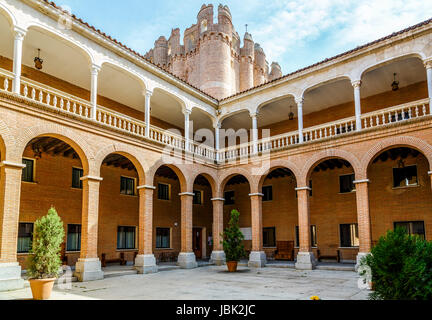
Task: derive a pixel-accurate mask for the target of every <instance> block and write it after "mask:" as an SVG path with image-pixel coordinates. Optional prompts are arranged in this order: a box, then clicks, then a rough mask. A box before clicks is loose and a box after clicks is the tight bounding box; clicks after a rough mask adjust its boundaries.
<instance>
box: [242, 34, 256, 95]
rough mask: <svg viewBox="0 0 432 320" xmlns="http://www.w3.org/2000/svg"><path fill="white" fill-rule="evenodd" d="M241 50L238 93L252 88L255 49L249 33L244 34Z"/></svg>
mask: <svg viewBox="0 0 432 320" xmlns="http://www.w3.org/2000/svg"><path fill="white" fill-rule="evenodd" d="M243 42H244V44H243V48H241V50H240V59H241V60H240V91H245V90H248V89H250V88H252V87H253V86H254V59H255V48H254V42H253V40H252V35H251V34H250V33H247V32H246V33H245V35H244V39H243Z"/></svg>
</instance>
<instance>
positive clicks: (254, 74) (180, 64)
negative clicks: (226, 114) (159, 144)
mask: <svg viewBox="0 0 432 320" xmlns="http://www.w3.org/2000/svg"><path fill="white" fill-rule="evenodd" d="M180 40H181V33H180V30H179V29H178V28H176V29H173V30H172V31H171V35H170V37H169V39H168V40H166V38H165V37H163V36H161V37H160V38H159V39H158V40H157V41H156V42H155V46H154V48H153V49H151V50H150V51H148V52H147V53H146V55H145V56H146V58H148V59H150V60H151V61H153V62H154V63H155V64H159V65H161V66H163V67H164V68H166V69H167V70H168V71H170V72H172V73H173V74H174V75H176V76H177V77H179V78H181V79H183V80H185V81H186V82H188V83H190V84H191V85H193V86H195V87H197V88H199V89H201V90H202V91H204V92H206V93H208V94H209V95H211V96H213V97H214V98H216V99H223V98H226V97H228V96H230V95H233V94H236V93H238V92H240V91H244V90H247V89H250V88H252V87H254V86H258V85H261V84H263V83H265V82H266V81H269V80H272V79H276V78H279V77H281V76H282V71H281V69H280V66H279V64H277V63H273V64H272V66H271V72H270V73H269V69H270V68H269V65H268V63H267V61H266V55H265V53H264V50H263V49H262V48H261V46H260V45H259V44H255V43H254V41H253V39H252V35H251V34H250V33H248V32H246V33H245V35H244V37H243V46H242V43H241V42H242V41H241V39H240V36H239V35H238V33H237V32H236V31H235V28H234V26H233V23H232V16H231V12H230V10H229V8H228V6H224V5H219V6H218V11H217V23H215V22H214V7H213V5H212V4H209V5H206V4H204V5H202V7H201V9H200V11H199V12H198V14H197V21H196V24H193V25H192V26H191V27H189V28H187V29H186V30H185V32H184V35H183V45H182V44H181V43H180Z"/></svg>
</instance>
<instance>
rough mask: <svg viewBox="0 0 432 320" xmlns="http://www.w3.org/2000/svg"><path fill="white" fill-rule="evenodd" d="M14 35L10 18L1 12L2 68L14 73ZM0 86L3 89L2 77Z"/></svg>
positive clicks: (0, 62) (0, 43) (0, 64)
mask: <svg viewBox="0 0 432 320" xmlns="http://www.w3.org/2000/svg"><path fill="white" fill-rule="evenodd" d="M13 43H14V35H13V33H12V24H11V21H10V19H9V17H7V16H6V14H4V13H3V11H1V10H0V68H1V69H4V70H7V71H10V72H12V65H13V63H12V59H13V47H14V46H13ZM0 81H1V82H0V86H1V87H2V88H3V81H4V78H1V76H0Z"/></svg>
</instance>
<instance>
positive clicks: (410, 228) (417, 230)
mask: <svg viewBox="0 0 432 320" xmlns="http://www.w3.org/2000/svg"><path fill="white" fill-rule="evenodd" d="M394 227H395V229H396V228H404V229H405V230H406V232H407V234H409V235H410V236H418V237H420V238H421V239H423V240H426V232H425V225H424V221H407V222H395V223H394Z"/></svg>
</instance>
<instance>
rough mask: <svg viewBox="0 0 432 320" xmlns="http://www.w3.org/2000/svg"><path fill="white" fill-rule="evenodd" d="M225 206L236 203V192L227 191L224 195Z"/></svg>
mask: <svg viewBox="0 0 432 320" xmlns="http://www.w3.org/2000/svg"><path fill="white" fill-rule="evenodd" d="M224 198H225V205H232V204H234V203H235V198H234V191H226V192H225V193H224Z"/></svg>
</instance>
